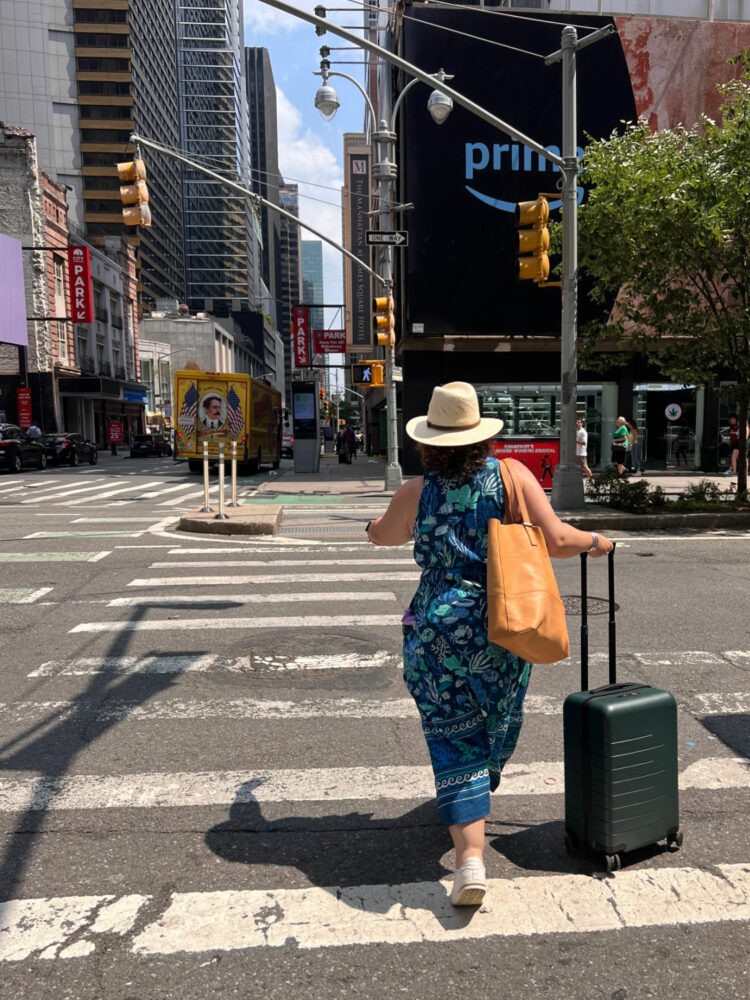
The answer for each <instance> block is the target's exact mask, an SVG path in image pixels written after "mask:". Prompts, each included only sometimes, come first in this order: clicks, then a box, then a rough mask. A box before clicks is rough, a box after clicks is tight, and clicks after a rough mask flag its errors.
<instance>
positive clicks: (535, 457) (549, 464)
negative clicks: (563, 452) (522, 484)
mask: <svg viewBox="0 0 750 1000" xmlns="http://www.w3.org/2000/svg"><path fill="white" fill-rule="evenodd" d="M492 448H493V453H494V455H495V458H500V459H502V458H515V459H516V461H518V462H521V463H522V464H523V465H526V466H528V467H529V469H531V471H532V472H533V473H534V475H535V476H536V478H537V479H538V480H539V483H540V485H541V486H544V487H546V488H547V489H552V476H553V475H554V472H555V467H556V466H557V465H558V463H559V461H560V442H559V440H555V439H550V440H544V439H537V440H533V439H532V440H526V441H513V440H512V439H510V440H504V439H502V438H499V439H497V440H495V441H493V442H492Z"/></svg>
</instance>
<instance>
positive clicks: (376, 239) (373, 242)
mask: <svg viewBox="0 0 750 1000" xmlns="http://www.w3.org/2000/svg"><path fill="white" fill-rule="evenodd" d="M365 243H366V244H367V246H368V247H376V246H383V245H384V244H385V245H389V246H396V247H405V246H407V244H408V243H409V234H408V233H407V232H406V231H405V230H403V229H396V230H392V231H388V230H386V231H385V232H381V231H380V230H376V229H368V230H367V232H366V233H365Z"/></svg>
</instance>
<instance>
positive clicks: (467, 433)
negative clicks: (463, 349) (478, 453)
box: [406, 382, 503, 448]
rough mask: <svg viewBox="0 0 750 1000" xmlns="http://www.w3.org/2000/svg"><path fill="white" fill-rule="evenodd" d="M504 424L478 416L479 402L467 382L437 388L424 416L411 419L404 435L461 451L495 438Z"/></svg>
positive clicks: (436, 445) (422, 441)
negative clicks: (479, 442) (464, 446)
mask: <svg viewBox="0 0 750 1000" xmlns="http://www.w3.org/2000/svg"><path fill="white" fill-rule="evenodd" d="M502 426H503V422H502V420H498V419H496V418H495V417H480V415H479V400H478V399H477V394H476V391H475V390H474V386H473V385H469V383H468V382H448V383H447V384H446V385H436V386H435V388H434V389H433V390H432V398H431V399H430V405H429V407H428V409H427V415H426V416H424V417H412V419H411V420H410V421H409V422H408V424H407V425H406V433H407V434H408V435H409V437H410V438H413V439H414V440H415V441H420V442H421V443H422V444H429V445H434V446H435V447H440V448H460V447H461V446H463V445H467V444H476V443H477V442H478V441H486V440H487V439H488V438H491V437H494V436H495V434H498V433H499V432H500V430H501V429H502Z"/></svg>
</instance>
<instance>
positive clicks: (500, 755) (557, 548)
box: [367, 382, 612, 906]
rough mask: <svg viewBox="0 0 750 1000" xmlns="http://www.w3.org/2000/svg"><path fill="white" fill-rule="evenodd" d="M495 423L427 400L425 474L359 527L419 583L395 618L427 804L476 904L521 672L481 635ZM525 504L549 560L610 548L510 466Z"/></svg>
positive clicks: (498, 484)
mask: <svg viewBox="0 0 750 1000" xmlns="http://www.w3.org/2000/svg"><path fill="white" fill-rule="evenodd" d="M502 426H503V422H502V420H498V419H495V418H490V417H484V418H480V415H479V402H478V399H477V395H476V392H475V391H474V388H473V386H471V385H469V384H468V383H466V382H450V383H449V384H448V385H443V386H437V387H436V388H435V389H434V390H433V393H432V398H431V400H430V405H429V409H428V411H427V414H426V416H421V417H414V418H413V419H412V420H410V421H409V422H408V424H407V425H406V433H407V434H408V435H409V437H411V438H412V439H413V440H414V441H415V442H416V443H417V448H418V451H419V454H420V456H421V459H422V464H423V466H424V468H425V475H424V476H418V477H417V478H415V479H411V480H409V481H408V482H406V483H404V485H403V486H402V487H401V488H400V489H399V490H398V491H397V492H396V494H395V495H394V497H393V499H392V500H391V503H390V505H389V507H388V510H387V511H386V513H385V514H384V515H383V516H382V517H379V518H377V520H375V521H371V522H370V523H369V524H368V525H367V535H368V538H369V539H370V541H371V542H373V543H374V544H376V545H403V544H405V543H406V542H409V541H411V540H414V558H415V559H416V561H417V563H418V564H419V566H420V567H421V568H422V577H421V580H420V583H419V587H418V588H417V592H416V594H415V595H414V598H413V600H412V604H411V607H410V609H409V611H408V612H407V614H406V615H405V616H404V679H405V682H406V686H407V688H408V689H409V692H410V693H411V695H412V697H413V698H414V700H415V701H416V704H417V708H418V709H419V713H420V716H421V720H422V729H423V732H424V735H425V738H426V740H427V747H428V750H429V753H430V759H431V761H432V767H433V771H434V774H435V786H436V790H437V805H438V809H439V811H440V816H441V818H442V820H443V822H444V823H445V825H446V826H447V827H448V830H449V833H450V836H451V839H452V841H453V846H454V848H455V854H456V876H455V879H454V882H453V888H452V891H451V896H450V898H451V902H452V903H454V904H455V905H458V906H464V905H473V904H476V903H480V902H481V901H482V899H483V897H484V894H485V892H486V888H487V886H486V878H485V869H484V864H483V860H482V859H483V853H484V847H485V819H486V818H487V816H488V815H489V812H490V792H491V791H494V790H495V789H496V788H497V787H498V785H499V784H500V776H501V772H502V769H503V767H504V766H505V764H506V763H507V761H508V759H509V758H510V756H511V754H512V753H513V750H514V749H515V746H516V743H517V741H518V736H519V733H520V730H521V723H522V721H523V701H524V697H525V695H526V689H527V686H528V683H529V676H530V672H531V664H530V663H527V662H525V661H524V660H521V659H519V657H517V656H515V655H513V654H512V653H510V652H508V651H507V650H505V649H503V648H502V647H500V646H497V645H495V644H494V643H491V642H490V641H489V639H488V636H487V532H488V521H489V520H490V518H497V519H499V520H502V519H503V517H504V513H505V503H506V498H505V493H504V487H503V481H502V478H501V476H500V468H499V463H498V460H497V459H496V458H494V457H490V456H491V454H492V439H493V437H494V436H495V435H496V434H497V433H498V432H499V430H500V429H501V428H502ZM513 471H514V473H515V476H516V478H517V479H518V481H519V483H520V487H521V490H522V493H523V499H524V500H525V502H526V505H527V507H528V510H529V514H530V516H531V518H532V519H533V521H534V523H535V524H538V525H539V526H540V527H541V529H542V532H543V534H544V537H545V539H546V542H547V546H548V549H549V552H550V554H551V555H553V556H556V557H558V558H563V559H564V558H570V557H572V556H575V555H579V554H580V553H581V552H591V553H592V554H593V555H597V556H599V555H603V554H604V553H605V552H609V551H610V550H611V548H612V543H611V542H610V541H609V540H608V539H606V538H604V537H603V536H601V535H599V536H597V535H596V534H595V533H593V532H587V531H579V530H578V529H577V528H573V527H572V526H571V525H568V524H564V523H563V522H562V521H560V520H559V518H558V517H557V515H556V514H555V512H554V511H553V510H552V507H551V506H550V503H549V501H548V500H547V498H546V496H545V493H544V490H543V489H542V488H541V486H540V485H539V483H538V482H537V481H536V478H535V477H534V475H533V474H532V473H531V472H530V471H529V470H528V469H527V468H526V466H524V465H522V464H521V463H520V462H516V461H513Z"/></svg>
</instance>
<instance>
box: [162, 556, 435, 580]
mask: <svg viewBox="0 0 750 1000" xmlns="http://www.w3.org/2000/svg"><path fill="white" fill-rule="evenodd" d="M364 563H367V564H368V565H369V566H371V567H372V566H412V567H414V571H415V572H419V570H418V568H417V566H416V563H415V562H414V560H413V559H389V558H388V557H387V556H386V557H377V558H373V557H370V558H369V559H368V558H367V556H365V555H363V556H362V558H361V559H336V560H335V562H334V561H332V560H330V559H206V560H193V561H187V560H186V561H185V562H155V563H151V565H150V566H149V569H184V568H185V567H187V568H189V569H201V568H206V569H209V568H211V569H215V568H217V567H222V566H226V567H236V566H297V567H299V566H330V567H331V569H333V570H336V568H337V567H339V566H362V565H363V564H364ZM368 576H369V574H368ZM331 579H334V577H333V576H332V577H331Z"/></svg>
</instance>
